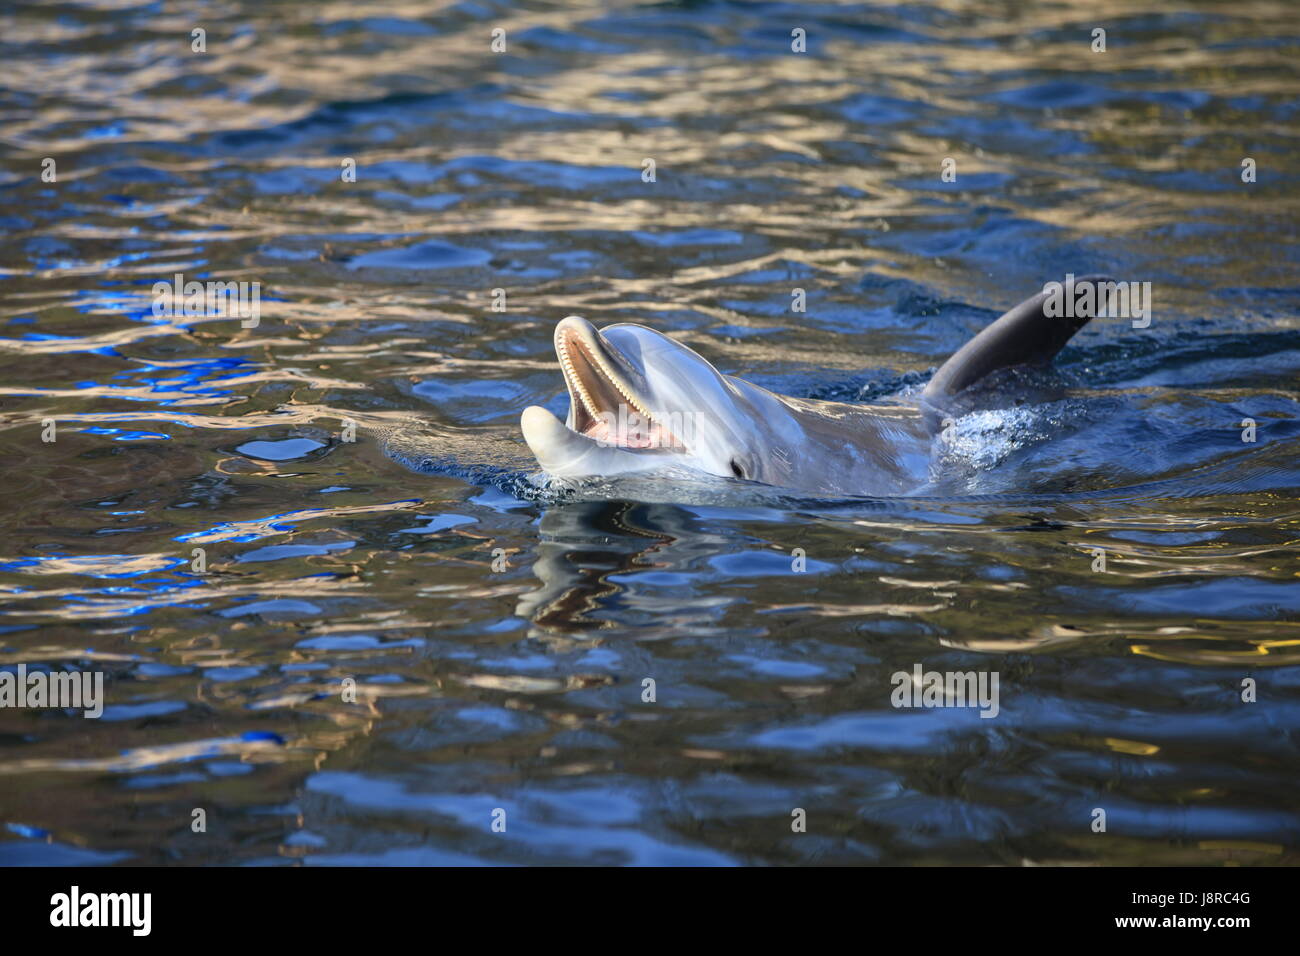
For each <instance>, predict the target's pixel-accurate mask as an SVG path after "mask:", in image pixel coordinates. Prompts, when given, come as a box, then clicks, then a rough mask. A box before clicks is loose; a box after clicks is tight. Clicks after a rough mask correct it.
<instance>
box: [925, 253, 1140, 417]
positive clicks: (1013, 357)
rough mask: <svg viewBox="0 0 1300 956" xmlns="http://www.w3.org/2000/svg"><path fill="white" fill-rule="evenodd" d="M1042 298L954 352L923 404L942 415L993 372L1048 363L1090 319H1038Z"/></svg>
mask: <svg viewBox="0 0 1300 956" xmlns="http://www.w3.org/2000/svg"><path fill="white" fill-rule="evenodd" d="M1113 281H1114V280H1112V279H1111V278H1110V277H1109V276H1104V275H1088V276H1080V277H1079V278H1077V279H1075V280H1074V285H1075V286H1078V285H1080V284H1082V283H1085V282H1092V283H1097V282H1113ZM1067 288H1068V287H1067ZM1047 298H1048V296H1047V293H1046V292H1040V293H1038V294H1037V295H1035V296H1033V297H1032V298H1029V299H1026V300H1025V301H1024V302H1021V303H1020V304H1019V305H1018V306H1016V307H1015V308H1014V309H1011V310H1010V311H1008V312H1006V313H1005V314H1004V315H1003V316H1002V317H1001V318H999V319H998V320H997V321H995V322H993V323H992V324H991V325H989V326H988V327H986V328H985V329H984V330H983V331H981V332H980V333H979V334H978V335H976V336H975V338H973V339H971V340H970V341H969V342H967V343H966V344H965V345H963V346H962V347H961V348H959V349H958V350H957V351H956V352H954V353H953V354H952V355H951V356H950V357H949V359H948V361H946V362H944V363H943V365H941V366H939V371H937V372H935V373H934V378H932V379H930V384H928V385H927V386H926V387H925V391H924V392H923V393H922V396H921V397H922V400H923V401H924V402H925V403H926V404H928V405H929V406H931V407H932V408H939V409H942V408H943V406H944V405H945V404H946V400H947V399H949V398H951V397H952V396H954V395H956V394H958V393H959V392H962V391H964V390H966V389H968V388H970V387H971V386H972V385H974V384H975V383H976V382H978V381H980V380H981V379H982V378H984V377H985V376H987V375H989V374H990V373H992V372H996V371H997V370H998V369H1003V368H1010V367H1012V366H1014V365H1043V364H1046V363H1048V362H1050V361H1051V360H1052V358H1053V357H1054V356H1055V355H1056V353H1057V352H1059V351H1061V349H1062V348H1064V347H1065V343H1066V342H1068V341H1070V338H1071V337H1072V336H1073V335H1074V333H1075V332H1078V331H1079V330H1080V329H1081V328H1083V327H1084V326H1085V325H1087V324H1088V320H1089V319H1091V318H1092V316H1091V315H1086V316H1070V317H1067V316H1057V317H1055V318H1053V317H1049V316H1047V315H1045V314H1044V313H1043V303H1045V302H1046V301H1047Z"/></svg>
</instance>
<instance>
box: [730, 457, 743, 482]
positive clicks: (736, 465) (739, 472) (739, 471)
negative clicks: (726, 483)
mask: <svg viewBox="0 0 1300 956" xmlns="http://www.w3.org/2000/svg"><path fill="white" fill-rule="evenodd" d="M731 473H732V474H733V475H735V476H736V477H737V478H744V477H745V469H744V468H743V467H742V466H741V464H740V462H739V461H737V460H736V459H735V458H733V459H731Z"/></svg>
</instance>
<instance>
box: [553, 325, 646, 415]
mask: <svg viewBox="0 0 1300 956" xmlns="http://www.w3.org/2000/svg"><path fill="white" fill-rule="evenodd" d="M556 344H557V348H556V352H557V353H558V354H559V358H560V366H561V367H562V368H563V369H564V373H565V374H564V380H565V382H566V383H567V384H569V385H571V386H573V390H574V392H575V393H576V394H577V396H578V398H579V399H581V401H582V404H583V407H584V408H585V409H586V411H587V414H588V415H590V416H591V417H592V418H599V417H600V409H598V408H597V407H596V401H595V399H594V398H592V396H591V393H590V392H588V391H587V389H586V386H584V385H583V384H582V379H581V378H580V377H579V376H578V370H577V368H576V367H575V366H574V364H573V358H572V357H571V356H570V355H569V344H568V342H567V340H566V338H565V337H564V336H560V337H558V341H557V343H556ZM579 348H581V346H579ZM582 354H583V357H584V358H587V359H589V360H590V362H591V364H592V365H594V366H595V367H596V368H597V369H598V370H599V371H600V373H601V377H602V378H604V380H605V382H606V383H607V384H609V385H611V386H613V388H614V391H616V392H618V394H619V395H620V396H621V397H622V398H623V400H624V401H626V402H627V403H628V405H630V406H631V407H632V408H633V409H634V410H635V411H636V412H637V413H638V414H640V415H643V416H645V418H646V419H647V420H649V421H653V420H654V416H653V415H652V414H651V413H650V411H649V409H647V408H646V407H645V406H644V405H642V404H641V403H640V402H638V401H637V400H636V398H635V397H633V396H632V395H630V394H628V390H627V389H626V388H624V387H623V384H622V382H620V381H619V378H618V374H617V373H616V372H615V371H614V370H613V369H611V368H610V367H609V365H608V364H607V363H606V362H605V360H604V358H603V357H602V356H601V355H600V354H599V353H598V352H595V350H589V349H585V348H584V349H582Z"/></svg>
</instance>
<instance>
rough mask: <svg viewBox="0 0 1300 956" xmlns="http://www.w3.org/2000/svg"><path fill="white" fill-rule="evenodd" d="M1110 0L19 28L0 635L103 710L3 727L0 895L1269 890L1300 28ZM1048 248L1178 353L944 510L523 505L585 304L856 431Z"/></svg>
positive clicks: (554, 501) (1048, 392)
mask: <svg viewBox="0 0 1300 956" xmlns="http://www.w3.org/2000/svg"><path fill="white" fill-rule="evenodd" d="M1099 16H1100V14H1099V13H1087V14H1085V13H1083V12H1080V8H1077V7H1075V6H1072V5H1066V4H1060V5H1055V4H1003V3H994V2H976V3H961V4H957V3H951V2H945V3H926V4H908V5H906V6H901V5H900V6H866V5H861V4H843V5H840V4H830V3H826V4H809V5H796V4H782V3H767V4H739V3H718V2H692V3H681V4H672V3H646V4H633V3H626V2H616V3H613V4H607V5H562V4H556V5H551V4H543V3H527V4H524V5H521V6H509V5H504V4H493V3H461V4H431V5H427V6H420V5H415V4H400V3H376V4H373V5H370V6H368V7H366V8H364V9H358V8H357V7H356V6H355V5H353V4H346V5H344V4H337V3H329V2H326V3H320V4H307V5H301V4H290V3H265V2H258V3H251V2H246V0H245V2H236V0H232V2H229V3H224V4H220V5H213V4H197V3H196V4H168V5H166V6H164V5H161V4H135V5H133V4H130V3H116V2H115V3H108V2H98V3H97V2H87V3H77V4H63V5H53V6H48V5H39V4H27V3H20V4H18V5H17V6H15V5H12V4H10V5H8V6H7V7H6V8H5V9H4V10H3V11H2V12H0V56H2V57H3V60H4V62H5V65H6V68H5V72H4V79H3V82H2V83H0V86H2V87H3V90H4V92H3V96H2V98H0V131H2V133H0V224H2V225H3V235H2V236H0V323H2V324H3V328H2V329H0V363H2V365H0V386H2V387H0V394H2V401H3V406H2V409H0V411H2V414H3V419H2V420H3V430H0V441H3V447H2V448H0V467H3V469H4V480H3V484H2V485H0V487H3V488H4V489H5V490H6V494H5V496H4V506H3V545H2V550H3V554H0V558H2V560H0V586H2V587H3V589H4V602H3V608H2V609H0V614H2V615H3V618H2V620H0V627H2V629H3V630H2V633H0V663H2V664H3V665H5V666H7V667H8V668H9V669H10V670H13V669H14V666H15V665H17V664H19V663H25V664H27V665H28V666H29V667H32V668H43V667H44V668H55V669H77V670H92V671H101V672H103V673H105V675H106V694H107V708H106V710H105V712H104V715H103V718H102V719H100V720H98V721H94V720H85V719H83V718H82V717H81V716H79V715H78V714H76V713H70V712H65V711H60V710H12V709H10V710H0V823H2V824H3V826H0V863H4V864H13V863H25V862H37V863H72V864H96V863H104V864H112V863H136V864H140V863H146V864H157V863H185V864H204V863H243V864H248V863H281V864H283V863H290V862H294V861H305V862H308V863H317V864H320V863H325V864H328V863H530V862H545V863H692V864H741V863H796V862H817V863H831V862H865V863H889V864H928V863H1006V864H1020V863H1022V862H1025V861H1032V862H1036V863H1052V862H1063V861H1069V862H1082V863H1150V864H1183V863H1188V864H1220V863H1224V862H1236V863H1243V864H1258V863H1263V864H1276V863H1294V862H1296V845H1297V838H1298V837H1300V816H1298V815H1297V812H1296V798H1295V781H1296V777H1297V771H1300V759H1298V756H1297V728H1300V630H1298V629H1297V626H1296V620H1297V615H1296V612H1297V609H1298V608H1300V594H1298V591H1297V582H1296V574H1297V562H1296V545H1295V542H1296V537H1297V520H1296V518H1297V510H1298V509H1297V507H1296V489H1297V487H1298V485H1300V473H1298V470H1297V449H1298V448H1300V428H1298V427H1297V424H1296V422H1297V412H1298V411H1300V401H1298V396H1297V390H1296V380H1297V377H1296V372H1297V368H1298V367H1300V325H1298V323H1297V314H1298V313H1300V285H1298V284H1297V281H1296V264H1297V258H1298V257H1297V241H1296V223H1297V222H1298V221H1300V216H1298V211H1300V180H1298V178H1297V176H1298V174H1300V168H1298V167H1297V162H1296V152H1297V150H1296V146H1297V133H1298V129H1300V127H1298V126H1297V110H1298V109H1300V106H1298V102H1297V97H1296V89H1297V81H1298V79H1300V77H1298V73H1300V68H1298V66H1297V64H1300V57H1297V52H1298V50H1297V47H1300V11H1298V10H1297V8H1295V7H1293V6H1291V5H1286V4H1275V3H1270V2H1263V0H1246V2H1233V3H1194V4H1186V3H1184V4H1175V3H1163V2H1153V0H1145V2H1142V3H1138V4H1123V5H1120V6H1118V7H1114V8H1113V9H1111V10H1110V11H1109V13H1108V15H1107V16H1106V17H1105V18H1104V19H1097V18H1098V17H1099ZM1094 21H1095V22H1094ZM198 25H201V26H203V27H204V28H205V29H206V31H207V35H206V43H207V52H206V53H202V54H198V53H192V52H191V51H190V43H191V35H190V31H191V29H192V28H193V27H195V26H198ZM1096 26H1103V27H1105V28H1106V29H1107V30H1108V49H1107V52H1105V53H1093V52H1091V50H1090V49H1089V45H1090V43H1091V33H1092V29H1093V28H1094V27H1096ZM496 27H502V28H504V29H505V30H506V37H507V50H506V52H505V53H503V54H494V53H493V52H491V50H490V49H489V44H490V42H491V31H492V29H494V28H496ZM795 28H802V29H804V30H805V31H806V34H807V37H808V53H807V54H805V55H797V54H793V53H791V52H789V46H790V34H791V31H792V30H793V29H795ZM47 157H48V158H53V159H54V160H55V163H56V170H57V181H56V182H45V181H42V179H41V170H42V168H43V167H42V160H43V159H44V158H47ZM647 157H649V158H652V159H654V160H655V163H656V182H654V183H647V182H643V180H642V176H641V172H642V168H643V166H642V162H643V160H644V159H645V158H647ZM945 157H952V158H954V159H955V160H956V163H957V167H956V168H957V173H958V175H957V180H956V181H955V182H952V183H945V182H942V181H941V180H940V175H939V174H940V167H941V163H942V161H943V159H944V158H945ZM1245 157H1250V158H1252V159H1254V160H1255V162H1256V165H1257V181H1256V182H1254V183H1251V184H1248V183H1243V182H1242V180H1241V175H1240V174H1241V162H1242V159H1243V158H1245ZM347 158H351V159H354V160H355V161H356V169H357V176H356V181H355V182H344V181H342V179H341V175H340V174H341V170H342V167H343V161H344V159H347ZM1068 271H1073V272H1075V273H1076V274H1083V273H1085V272H1089V271H1106V272H1109V273H1111V274H1113V275H1116V276H1119V277H1121V278H1125V279H1131V280H1135V281H1150V282H1151V283H1152V288H1153V290H1154V291H1153V295H1154V297H1155V306H1154V311H1153V319H1152V322H1151V325H1150V327H1149V328H1147V329H1134V328H1132V327H1131V325H1130V324H1129V323H1126V322H1124V321H1119V320H1110V321H1099V322H1095V323H1093V326H1092V327H1090V328H1089V329H1087V330H1085V331H1084V332H1083V333H1082V334H1081V335H1080V336H1079V337H1077V338H1076V339H1075V340H1074V342H1073V343H1072V344H1071V345H1070V346H1069V347H1068V348H1067V350H1066V351H1065V353H1063V355H1062V357H1061V362H1060V366H1059V370H1058V372H1057V373H1056V374H1055V375H1053V376H1050V381H1046V382H1023V383H1019V384H1018V385H1017V386H1016V387H1015V388H1013V389H1008V390H1005V391H1004V392H1003V395H1004V397H1005V399H1006V400H1005V401H1003V402H1001V403H1000V405H999V406H998V407H997V408H995V409H992V410H975V411H974V412H973V413H972V414H970V415H967V416H965V417H963V418H961V419H959V420H958V422H957V423H956V424H955V426H954V428H953V429H952V430H951V431H950V433H949V434H948V436H947V437H946V438H945V441H944V443H943V445H942V446H941V447H940V449H939V451H938V458H937V463H938V475H939V478H940V482H939V484H937V485H936V486H935V493H931V494H926V495H924V496H921V497H903V498H893V499H859V500H851V501H811V500H800V499H796V498H792V497H790V496H786V495H782V494H779V493H775V492H761V491H759V490H757V489H744V488H736V487H735V486H729V487H728V488H726V490H724V491H720V490H719V488H718V487H716V486H704V487H700V488H695V487H689V486H685V485H683V486H679V487H674V486H669V487H664V486H663V485H657V486H656V485H655V484H654V483H640V484H629V485H626V486H622V487H617V488H614V487H609V488H592V489H585V490H584V491H582V492H579V493H573V494H568V495H550V496H547V495H540V496H539V495H538V494H537V493H536V492H535V489H534V490H531V491H530V489H531V488H532V486H531V485H529V484H528V482H527V478H528V476H529V474H530V473H531V471H532V470H533V469H532V464H531V460H530V458H529V456H528V455H527V452H526V449H525V448H524V446H522V445H521V444H520V441H519V435H518V426H517V421H518V415H519V412H520V411H521V410H522V409H523V408H524V407H525V406H526V405H528V404H532V403H539V404H544V405H546V406H547V407H549V408H551V409H552V410H554V411H556V412H562V411H563V409H564V407H565V402H566V399H565V397H564V395H563V389H562V386H561V380H560V376H559V372H558V368H557V366H556V363H555V359H554V355H553V352H552V350H551V341H550V338H551V329H552V328H553V327H554V323H555V322H556V321H557V320H558V319H560V318H561V317H563V316H564V315H567V314H570V313H577V314H581V315H584V316H586V317H587V318H588V319H591V320H592V321H594V322H596V323H597V324H598V325H603V324H607V323H610V322H614V321H639V322H643V323H645V324H647V325H650V326H652V327H654V328H657V329H660V330H663V331H667V332H670V333H671V334H673V335H675V336H677V337H679V338H680V339H681V340H682V341H684V342H686V343H687V344H689V345H691V346H692V347H694V348H696V349H698V350H699V351H701V352H702V353H703V354H705V355H706V356H708V357H709V358H710V359H711V360H713V361H714V362H716V363H717V364H718V366H719V367H720V368H722V369H723V370H724V371H726V372H728V373H731V374H736V375H741V376H744V377H748V378H750V379H752V380H754V381H756V382H758V383H760V384H763V385H765V386H768V387H770V388H773V389H776V390H778V391H782V392H785V393H787V394H794V395H802V396H811V397H818V398H834V399H839V400H850V401H852V400H873V401H874V400H878V399H881V398H888V397H890V396H897V395H899V394H900V393H906V392H908V391H909V390H911V391H914V390H915V389H916V388H917V387H919V386H920V385H921V384H922V383H923V382H924V381H925V380H926V377H927V376H928V374H929V372H930V371H931V370H932V369H933V368H934V367H935V366H937V365H938V364H939V363H940V362H941V361H942V360H943V359H944V358H945V357H946V356H947V355H948V354H950V353H951V352H952V351H953V350H954V349H955V348H956V347H958V346H959V345H960V344H961V343H962V342H963V341H965V340H966V339H967V338H968V337H969V336H970V335H971V334H972V333H973V332H974V331H976V330H977V329H979V328H981V327H982V326H983V325H984V324H986V323H987V322H988V321H989V320H990V319H991V318H993V317H994V316H996V315H997V314H998V312H999V311H1000V310H1001V309H1004V308H1006V307H1009V306H1010V305H1012V304H1014V303H1015V302H1017V301H1019V300H1020V299H1021V298H1024V297H1025V296H1027V295H1029V294H1031V293H1032V292H1033V291H1035V290H1036V289H1038V288H1040V287H1041V285H1042V283H1043V282H1045V281H1047V280H1050V279H1060V278H1062V277H1063V276H1064V274H1065V273H1066V272H1068ZM177 272H180V273H183V274H185V276H186V277H187V278H197V279H204V280H206V279H210V278H211V279H222V280H227V279H229V280H237V281H238V280H243V281H249V282H252V281H257V282H260V283H262V286H261V291H262V302H261V306H262V315H261V321H260V324H259V325H258V326H257V327H256V328H242V327H241V325H240V323H239V322H238V321H235V320H232V319H230V318H216V317H203V316H197V317H196V316H191V317H188V318H187V317H185V316H178V317H169V316H166V315H164V316H157V315H154V314H153V310H152V308H151V304H152V301H153V300H152V294H151V289H152V285H153V283H154V282H157V281H160V280H161V281H167V280H170V278H171V277H172V276H173V275H174V274H175V273H177ZM796 287H798V288H804V289H806V291H807V312H806V313H804V314H796V313H793V312H791V311H790V304H791V290H792V289H793V288H796ZM496 288H502V289H505V290H506V295H507V309H508V310H507V311H506V312H493V311H492V309H491V303H492V290H493V289H496ZM1016 395H1019V396H1020V397H1021V401H1020V403H1019V404H1017V403H1016V400H1015V397H1014V396H1016ZM1245 418H1250V419H1253V420H1254V421H1255V422H1256V423H1257V434H1256V438H1257V440H1256V441H1255V442H1253V443H1250V442H1245V441H1243V440H1242V432H1243V427H1242V420H1243V419H1245ZM46 419H54V420H55V427H56V429H57V431H56V436H57V440H56V441H55V442H53V443H46V442H43V441H42V431H43V429H44V428H45V425H44V424H43V422H44V421H45V420H46ZM349 421H350V422H353V423H355V426H356V435H357V440H356V441H355V442H346V441H344V440H342V439H343V436H344V429H345V427H346V423H347V422H349ZM196 548H201V549H203V551H204V554H205V556H206V571H205V572H204V573H198V572H196V571H195V570H194V569H193V565H192V563H191V562H192V561H193V560H194V549H196ZM795 548H802V549H804V553H805V554H806V570H804V571H803V572H801V573H797V572H795V571H793V570H792V553H793V549H795ZM1097 548H1100V549H1104V552H1105V555H1106V561H1107V568H1106V572H1105V573H1101V572H1099V571H1097V572H1095V571H1093V569H1092V567H1093V563H1094V557H1093V554H1092V553H1091V552H1092V549H1097ZM503 559H504V561H505V564H504V570H499V571H498V570H494V569H493V564H494V561H496V562H497V566H498V567H501V566H502V564H501V562H502V560H503ZM917 664H920V665H921V666H922V668H923V669H924V670H934V671H940V672H943V671H968V670H969V671H978V672H984V673H993V672H995V673H997V674H998V675H999V679H1000V710H999V713H998V715H997V716H996V717H995V718H991V719H982V718H980V717H979V715H978V713H977V711H975V710H973V709H959V708H938V709H935V708H931V709H896V708H893V707H891V705H890V694H891V691H892V689H893V684H892V683H891V678H892V675H894V674H895V673H898V672H908V673H911V672H912V670H913V668H914V666H915V665H917ZM348 678H351V679H353V680H355V681H356V685H357V698H356V702H355V703H350V702H345V701H344V700H343V695H342V693H341V691H342V689H343V687H344V681H345V680H346V679H348ZM646 678H651V679H653V680H654V681H655V693H656V698H657V699H656V702H654V703H646V702H643V700H642V695H643V686H644V685H643V681H644V680H645V679H646ZM1248 678H1249V679H1250V680H1252V681H1254V682H1255V686H1256V690H1255V696H1256V698H1257V699H1256V701H1255V702H1253V703H1248V702H1243V700H1242V694H1243V681H1245V680H1246V679H1248ZM196 808H201V809H204V810H205V811H206V814H207V832H206V833H195V832H193V830H192V827H191V822H192V819H193V811H194V810H195V809H196ZM497 808H500V809H502V810H504V811H505V813H506V819H507V829H506V832H505V834H501V833H493V832H492V831H491V824H492V819H493V812H494V810H496V809H497ZM795 808H802V809H804V810H805V811H806V813H807V820H808V828H807V832H806V833H794V832H792V830H791V820H792V812H793V811H794V809H795ZM1098 808H1100V809H1103V810H1105V812H1106V814H1107V830H1106V833H1105V834H1099V833H1094V832H1093V829H1092V824H1093V821H1094V818H1095V814H1094V811H1095V810H1096V809H1098Z"/></svg>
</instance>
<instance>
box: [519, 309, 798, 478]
mask: <svg viewBox="0 0 1300 956" xmlns="http://www.w3.org/2000/svg"><path fill="white" fill-rule="evenodd" d="M555 354H556V356H557V357H558V358H559V360H560V369H561V371H562V372H563V374H564V384H565V385H566V386H567V388H568V391H569V414H568V418H567V419H566V420H565V421H564V422H561V421H560V420H559V419H558V418H556V417H555V416H554V415H552V414H551V413H550V412H548V411H547V410H546V409H544V408H541V407H540V406H537V405H533V406H530V407H529V408H526V409H525V410H524V413H523V417H522V419H521V425H522V427H523V432H524V440H525V441H526V442H528V447H529V448H530V449H531V450H532V452H533V455H534V456H535V457H536V458H537V461H538V464H540V465H541V466H542V469H543V470H544V471H546V472H547V473H548V474H550V475H553V476H556V477H559V478H576V479H580V478H587V477H598V476H604V477H614V476H618V475H624V474H635V473H641V472H668V473H683V474H688V475H698V474H699V473H704V474H706V475H715V476H720V477H725V478H740V479H745V480H751V481H762V482H767V483H769V484H780V483H782V481H781V479H782V478H783V477H784V476H783V475H782V474H781V471H782V470H783V469H782V466H783V465H787V466H788V464H789V461H788V456H787V455H785V454H784V453H783V452H781V451H780V449H783V448H786V447H791V442H790V439H792V438H794V437H795V434H796V431H797V424H796V423H795V421H794V418H793V415H792V413H791V411H790V410H789V408H788V407H787V406H786V405H785V404H784V403H783V402H782V401H781V400H780V399H779V398H777V396H775V395H773V394H772V393H771V392H768V391H766V390H764V389H761V388H759V387H758V386H755V385H751V384H749V383H748V382H744V381H741V380H740V379H734V378H731V377H729V376H727V375H723V374H722V373H721V372H719V371H718V370H717V369H716V368H714V367H713V366H712V365H711V364H710V363H709V362H708V361H707V360H706V359H705V358H703V357H702V356H700V355H699V354H697V353H696V352H693V351H692V350H691V349H689V348H687V347H686V346H684V345H682V344H681V343H679V342H676V341H674V340H673V339H670V338H668V336H666V335H663V334H661V333H659V332H656V331H654V330H653V329H648V328H646V327H645V326H641V325H635V324H631V323H620V324H618V325H611V326H607V327H606V328H604V329H602V330H600V331H599V332H598V331H596V329H595V327H594V326H592V324H591V323H590V322H588V321H586V320H585V319H582V318H579V317H578V316H576V315H571V316H569V317H568V318H566V319H564V320H563V321H561V322H560V323H559V325H557V326H556V328H555ZM774 450H776V452H775V453H774Z"/></svg>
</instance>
